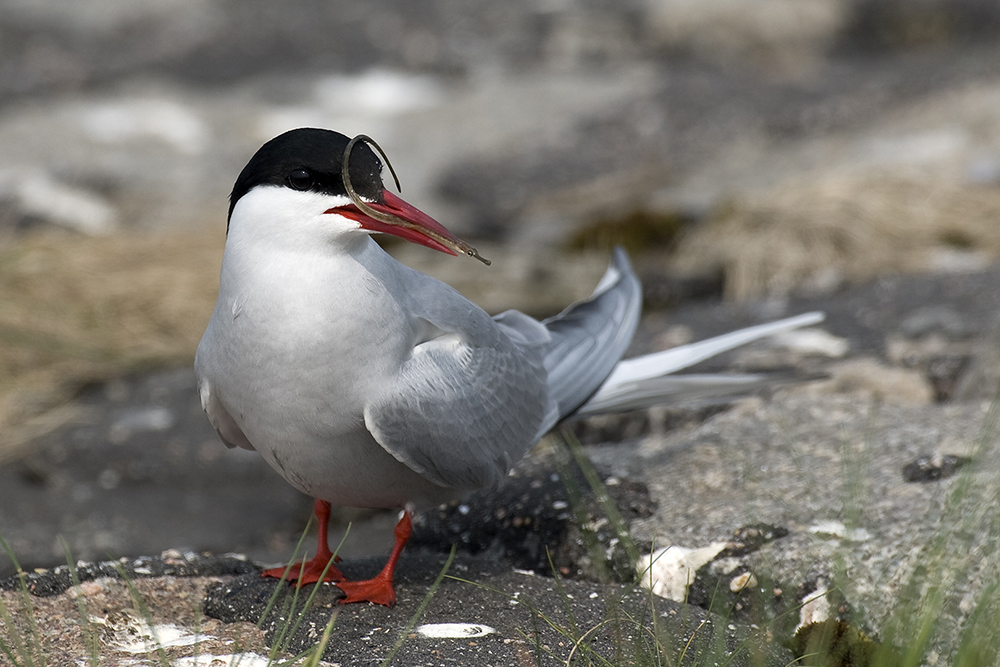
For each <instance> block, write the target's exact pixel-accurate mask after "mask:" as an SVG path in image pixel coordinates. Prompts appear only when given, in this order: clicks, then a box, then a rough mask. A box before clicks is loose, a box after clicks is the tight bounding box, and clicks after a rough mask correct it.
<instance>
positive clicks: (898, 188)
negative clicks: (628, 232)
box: [676, 173, 1000, 300]
mask: <svg viewBox="0 0 1000 667" xmlns="http://www.w3.org/2000/svg"><path fill="white" fill-rule="evenodd" d="M949 250H951V251H956V250H957V251H962V252H967V253H978V254H980V255H982V256H985V257H987V258H990V259H995V258H997V257H1000V188H995V187H982V186H971V185H964V184H960V183H955V182H943V181H938V180H932V179H931V178H928V177H926V176H923V177H921V176H918V175H900V174H895V173H893V174H889V173H877V174H870V173H861V174H859V173H850V174H837V175H834V176H829V177H826V178H822V179H818V180H817V179H813V180H794V181H788V182H785V183H783V184H781V185H779V186H777V187H775V188H773V189H771V190H769V191H767V192H764V193H758V194H753V195H748V196H745V197H742V198H740V199H737V200H736V201H734V202H733V203H732V204H731V205H730V206H729V207H727V208H726V209H725V210H723V211H721V212H720V213H719V214H718V215H717V216H716V217H715V218H714V219H711V220H709V221H706V222H705V223H703V224H701V225H698V226H697V227H695V228H693V229H692V230H691V233H689V234H688V235H687V236H685V237H684V238H683V239H682V240H681V241H680V243H679V246H678V249H677V252H676V257H677V261H678V265H679V267H680V268H682V269H694V268H700V269H705V268H706V267H721V269H722V270H723V272H724V275H725V290H726V295H727V296H728V297H729V298H732V299H737V300H739V299H746V298H749V297H754V296H760V295H763V294H783V293H787V292H789V291H791V290H793V289H795V288H798V287H801V286H803V285H809V284H810V283H812V284H822V283H826V284H829V283H830V282H831V281H834V282H839V281H850V282H857V281H862V280H867V279H870V278H873V277H875V276H878V275H884V274H887V273H905V272H916V271H922V270H928V269H930V268H934V264H935V260H936V259H940V258H941V257H942V255H943V254H944V251H949Z"/></svg>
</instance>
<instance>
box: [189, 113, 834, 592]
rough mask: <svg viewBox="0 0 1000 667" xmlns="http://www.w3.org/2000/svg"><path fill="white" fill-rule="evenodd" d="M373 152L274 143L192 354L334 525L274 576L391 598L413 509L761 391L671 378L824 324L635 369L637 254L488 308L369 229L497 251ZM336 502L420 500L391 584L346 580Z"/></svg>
mask: <svg viewBox="0 0 1000 667" xmlns="http://www.w3.org/2000/svg"><path fill="white" fill-rule="evenodd" d="M373 147H374V148H375V149H378V146H377V145H376V144H375V143H374V141H372V140H371V139H369V138H368V137H365V136H359V137H355V138H354V139H349V138H348V137H346V136H344V135H342V134H339V133H337V132H332V131H330V130H322V129H312V128H303V129H297V130H291V131H289V132H286V133H284V134H282V135H280V136H278V137H276V138H274V139H272V140H270V141H268V142H267V143H265V144H264V145H263V146H262V147H261V148H260V149H259V150H258V151H257V153H256V154H255V155H254V156H253V157H252V158H251V159H250V161H249V163H248V164H247V165H246V167H245V168H244V169H243V171H242V172H241V173H240V175H239V177H238V178H237V180H236V183H235V186H234V187H233V191H232V194H231V195H230V206H229V223H228V232H227V239H226V247H225V253H224V256H223V260H222V271H221V281H220V287H219V297H218V301H217V303H216V306H215V310H214V312H213V314H212V317H211V321H210V322H209V324H208V328H207V330H206V331H205V335H204V337H203V338H202V340H201V343H200V345H199V346H198V352H197V356H196V359H195V369H196V372H197V376H198V381H199V390H200V393H201V401H202V406H203V407H204V409H205V412H206V413H207V414H208V418H209V420H210V421H211V423H212V425H213V426H214V427H215V429H216V430H217V431H218V433H219V435H220V437H221V438H222V441H223V442H224V443H225V444H226V445H228V446H229V447H242V448H246V449H253V450H256V451H257V452H259V453H260V455H261V456H263V457H264V459H265V460H266V461H267V462H268V463H269V464H270V465H271V466H272V467H273V468H274V469H275V470H276V471H277V472H278V473H279V474H280V475H281V476H282V477H284V478H285V480H287V481H288V482H289V483H290V484H291V485H292V486H294V487H295V488H297V489H298V490H300V491H302V492H303V493H306V494H308V495H310V496H311V497H313V498H315V499H316V504H315V512H316V515H317V517H318V519H319V528H320V535H319V546H318V548H317V551H316V555H315V557H314V558H312V559H311V560H309V561H308V562H306V563H303V564H301V565H294V566H292V567H291V568H274V569H272V570H267V571H266V572H265V575H267V576H275V577H281V576H282V575H286V576H287V577H288V578H291V579H297V580H298V582H299V585H302V584H304V583H311V582H316V581H318V580H320V578H321V577H322V578H323V579H324V580H327V581H332V582H334V583H335V584H336V585H337V586H339V587H340V588H341V589H342V590H343V591H344V593H345V594H346V597H345V598H343V599H342V600H341V602H360V601H370V602H375V603H379V604H383V605H387V606H392V605H393V604H394V603H395V593H394V591H393V587H392V575H393V570H394V568H395V565H396V561H397V559H398V558H399V555H400V553H401V552H402V549H403V546H404V544H405V543H406V541H407V539H408V537H409V534H410V529H411V523H410V515H411V513H412V512H413V511H415V509H418V508H421V507H427V506H431V505H435V504H438V503H441V502H445V501H447V500H450V499H452V498H455V497H456V496H459V495H461V494H463V493H466V492H468V491H472V490H474V489H480V488H483V487H489V486H491V485H496V484H498V483H499V482H500V481H501V480H502V479H503V477H504V476H505V475H506V474H507V473H508V471H509V470H510V468H511V467H512V466H513V465H514V464H515V463H516V462H517V461H518V460H519V459H520V458H521V457H522V456H523V455H524V454H525V453H526V452H527V451H528V450H529V449H530V448H531V447H532V446H533V445H534V444H535V443H537V442H538V441H539V439H540V438H541V437H542V436H544V435H545V434H546V433H547V432H548V431H550V430H551V429H552V428H553V427H554V426H555V425H556V424H558V423H560V422H561V421H563V420H565V419H567V418H570V417H578V416H585V415H588V414H596V413H599V412H609V411H614V410H622V409H632V408H639V407H644V406H649V405H653V404H656V403H662V402H664V401H667V400H672V399H674V398H677V397H678V396H702V395H704V396H710V395H714V394H719V393H725V392H727V391H730V392H731V391H733V390H734V389H735V388H738V387H740V386H751V385H753V384H754V383H756V382H758V381H759V380H760V378H759V377H758V376H753V375H744V376H697V375H685V376H670V375H669V374H670V373H672V372H674V371H676V370H679V369H681V368H685V367H688V366H691V365H693V364H695V363H697V362H698V361H701V360H702V359H705V358H708V357H711V356H713V355H715V354H718V353H720V352H723V351H725V350H728V349H731V348H733V347H736V346H738V345H742V344H744V343H747V342H749V341H751V340H755V339H757V338H760V337H762V336H766V335H769V334H773V333H777V332H779V331H785V330H788V329H792V328H795V327H800V326H807V325H810V324H815V323H816V322H819V321H820V320H821V319H822V314H819V313H807V314H805V315H800V316H798V317H793V318H788V319H785V320H781V321H778V322H773V323H770V324H764V325H759V326H757V327H751V328H748V329H742V330H740V331H737V332H734V333H731V334H727V335H725V336H720V337H718V338H714V339H710V340H707V341H704V342H701V343H695V344H692V345H687V346H683V347H680V348H674V349H672V350H667V351H665V352H659V353H654V354H650V355H646V356H644V357H639V358H636V359H630V360H626V361H620V360H621V357H622V355H623V354H624V353H625V350H626V348H627V347H628V345H629V343H630V341H631V339H632V336H633V333H634V332H635V329H636V326H637V323H638V321H639V314H640V309H641V302H642V295H641V287H640V285H639V281H638V279H637V278H636V276H635V274H634V272H633V271H632V268H631V266H630V264H629V260H628V257H627V256H626V254H625V252H624V251H623V250H621V249H617V250H615V251H614V253H613V259H612V262H611V266H610V267H609V268H608V270H607V273H606V274H605V275H604V277H603V279H602V280H601V281H600V282H599V283H598V285H597V288H596V289H595V291H594V293H593V295H592V296H591V297H590V298H589V299H587V300H585V301H581V302H579V303H576V304H574V305H571V306H569V307H568V308H567V309H566V310H564V311H563V312H562V313H560V314H558V315H556V316H554V317H551V318H549V319H547V320H544V321H541V322H539V321H537V320H535V319H533V318H531V317H529V316H527V315H524V314H523V313H520V312H518V311H514V310H510V311H507V312H504V313H501V314H499V315H496V316H493V317H491V316H489V315H487V314H486V312H484V311H483V310H482V309H481V308H479V307H478V306H476V305H475V304H473V303H472V302H470V301H469V300H467V299H466V298H465V297H463V296H462V295H461V294H460V293H459V292H457V291H456V290H454V289H453V288H451V287H449V286H448V285H445V284H443V283H441V282H439V281H437V280H435V279H433V278H430V277H428V276H426V275H424V274H423V273H420V272H418V271H415V270H413V269H411V268H409V267H407V266H405V265H403V264H401V263H399V262H397V261H396V260H395V259H393V258H392V257H391V256H390V255H388V254H387V253H386V252H384V251H383V250H382V248H380V247H379V245H378V244H376V243H375V241H374V240H373V239H372V235H373V234H392V235H395V236H398V237H401V238H403V239H406V240H408V241H411V242H414V243H419V244H422V245H425V246H428V247H430V248H433V249H435V250H438V251H441V252H445V253H449V254H452V255H468V256H471V257H475V258H478V259H480V260H482V261H484V262H486V261H487V260H485V259H483V258H482V257H480V256H479V253H478V252H477V251H476V249H475V248H473V247H472V246H470V245H469V244H467V243H465V242H464V241H462V240H460V239H458V238H457V237H455V236H454V235H453V234H451V233H450V232H449V231H448V230H447V229H445V228H444V227H443V226H442V225H440V224H439V223H437V222H436V221H435V220H433V219H432V218H431V217H429V216H428V215H426V214H424V213H422V212H421V211H419V210H417V209H416V208H414V207H413V206H411V205H409V204H407V203H406V202H404V201H403V200H402V199H400V198H399V197H397V196H396V195H394V194H392V193H391V192H389V191H388V190H387V189H386V188H385V186H384V185H383V182H382V177H381V173H382V160H380V159H379V157H378V156H377V155H376V152H375V150H373ZM379 153H381V150H379ZM382 157H383V158H384V154H383V155H382ZM390 169H391V167H390ZM393 176H395V174H393ZM331 504H333V505H347V506H354V507H372V508H398V509H401V510H403V513H402V517H401V519H400V520H399V523H398V525H397V526H396V530H395V535H396V541H395V546H394V547H393V550H392V553H391V555H390V557H389V561H388V562H387V564H386V566H385V568H384V569H383V570H382V572H381V573H380V574H379V575H378V576H376V577H375V578H374V579H370V580H366V581H354V582H349V581H346V579H345V577H344V576H343V575H342V574H341V572H340V571H339V570H338V569H337V568H336V566H334V565H333V563H332V562H331V559H332V554H331V552H330V549H329V546H328V545H327V537H326V530H327V522H328V518H329V512H330V506H331ZM286 570H290V571H288V572H287V573H286ZM324 570H325V575H324Z"/></svg>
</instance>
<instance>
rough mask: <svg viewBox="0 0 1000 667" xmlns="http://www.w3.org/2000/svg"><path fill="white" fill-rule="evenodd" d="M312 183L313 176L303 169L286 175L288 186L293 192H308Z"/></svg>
mask: <svg viewBox="0 0 1000 667" xmlns="http://www.w3.org/2000/svg"><path fill="white" fill-rule="evenodd" d="M314 181H315V179H313V175H312V174H310V173H309V172H308V171H306V170H305V169H296V170H295V171H293V172H292V173H290V174H289V175H288V184H289V185H290V186H292V188H294V189H295V190H308V189H309V188H311V187H312V186H313V183H314Z"/></svg>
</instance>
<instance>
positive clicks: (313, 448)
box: [257, 428, 455, 508]
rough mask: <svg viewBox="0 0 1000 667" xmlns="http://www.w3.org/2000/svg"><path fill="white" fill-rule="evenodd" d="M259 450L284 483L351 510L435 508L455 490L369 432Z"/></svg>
mask: <svg viewBox="0 0 1000 667" xmlns="http://www.w3.org/2000/svg"><path fill="white" fill-rule="evenodd" d="M257 450H258V451H259V452H260V454H261V455H262V456H263V458H264V460H266V461H267V462H268V463H269V464H270V465H271V466H272V467H273V468H274V469H275V470H276V471H277V472H278V473H279V474H280V475H281V476H282V477H284V478H285V480H286V481H287V482H288V483H289V484H291V485H292V486H294V487H295V488H297V489H299V490H300V491H302V492H303V493H306V494H308V495H310V496H312V497H314V498H319V499H321V500H326V501H329V502H330V503H332V504H334V505H348V506H352V507H388V508H396V507H403V506H405V505H407V504H412V505H416V506H428V505H434V504H438V503H441V502H444V501H445V500H447V499H449V498H451V497H452V496H453V495H454V493H455V491H454V490H453V489H446V488H444V487H440V486H437V485H435V484H433V483H431V482H429V481H427V480H426V479H424V478H423V477H421V476H420V475H418V474H417V473H415V472H414V471H413V470H411V469H410V468H408V467H407V466H405V465H403V464H402V463H400V462H399V461H397V460H396V459H395V458H393V457H392V456H391V455H390V454H389V453H388V452H386V451H385V450H384V449H383V448H382V447H381V446H380V445H379V444H378V443H377V442H376V441H375V439H374V438H372V436H371V434H369V433H368V431H367V430H365V429H363V428H362V429H359V430H356V431H354V432H352V433H340V434H337V435H336V436H333V435H331V436H330V437H329V439H324V440H320V441H308V440H300V441H297V442H287V443H282V444H281V445H280V446H277V447H276V446H271V443H270V442H267V443H265V444H264V445H263V446H258V447H257Z"/></svg>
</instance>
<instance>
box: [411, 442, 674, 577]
mask: <svg viewBox="0 0 1000 667" xmlns="http://www.w3.org/2000/svg"><path fill="white" fill-rule="evenodd" d="M555 469H558V470H559V472H554V470H555ZM602 484H603V489H602V494H606V499H605V500H604V501H602V499H601V498H600V497H599V496H598V495H597V494H595V493H594V492H593V490H592V489H591V487H590V485H589V484H588V483H587V481H586V479H585V478H584V477H583V474H582V472H581V471H580V470H579V469H578V468H576V467H575V466H567V465H561V466H556V465H555V464H554V463H553V462H552V461H551V460H548V457H540V458H539V459H534V458H530V459H528V460H526V461H524V462H522V464H521V465H519V466H518V468H517V470H516V471H515V473H514V475H513V476H511V477H508V478H507V479H506V480H504V483H503V484H502V485H501V487H500V488H499V489H496V490H491V491H481V492H477V493H475V494H473V495H471V496H469V497H467V498H465V499H464V500H462V501H455V502H452V503H450V504H448V505H444V506H441V507H439V508H436V509H433V510H429V511H427V512H424V513H423V514H422V515H420V516H418V517H417V518H416V519H415V522H414V526H415V530H414V533H413V537H412V538H411V542H410V543H411V545H414V546H418V547H423V548H426V549H431V550H437V551H439V552H440V551H447V550H448V549H450V548H451V545H452V544H455V545H457V548H458V549H459V550H460V551H461V552H463V553H468V554H472V555H476V554H491V555H493V556H495V557H500V558H503V559H505V560H506V561H508V562H509V563H511V565H512V566H513V567H515V568H518V569H521V570H530V571H532V572H535V573H537V574H541V575H546V576H552V574H553V572H558V573H559V574H560V575H561V576H565V577H574V578H584V579H590V580H592V581H619V582H628V581H631V580H632V579H633V578H634V576H635V575H634V572H635V569H634V558H631V557H630V555H629V553H628V551H629V549H631V545H630V544H629V540H630V538H629V536H628V535H627V533H626V532H625V531H626V530H627V526H628V525H629V523H630V522H631V521H632V520H634V519H639V518H646V517H649V516H652V514H653V511H654V510H655V508H656V503H655V502H653V500H652V499H651V498H650V496H649V489H648V488H646V485H645V484H642V483H639V482H634V481H630V480H618V479H614V478H609V477H608V476H604V477H603V479H602ZM606 503H610V504H611V505H613V507H614V508H615V511H616V512H617V514H618V515H619V516H620V517H621V521H622V523H621V524H619V523H618V522H616V521H615V520H613V518H612V517H609V516H608V511H607V510H608V508H607V507H606ZM648 550H649V545H648V544H646V545H641V546H639V547H638V551H639V553H642V552H644V551H647V552H648Z"/></svg>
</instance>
